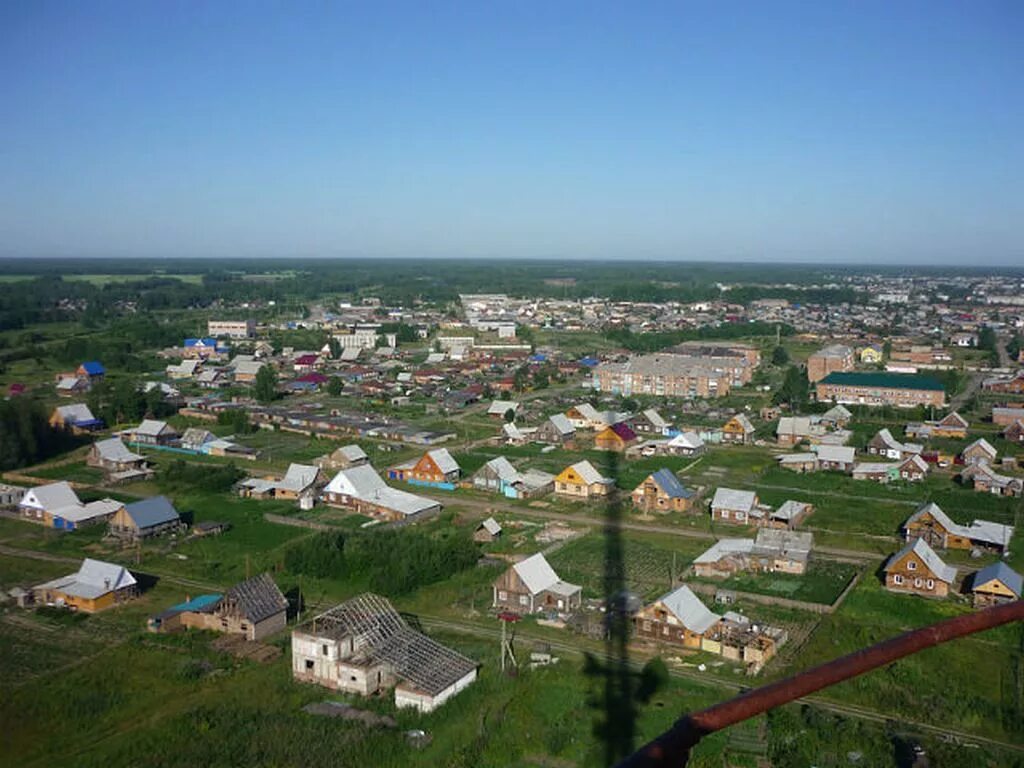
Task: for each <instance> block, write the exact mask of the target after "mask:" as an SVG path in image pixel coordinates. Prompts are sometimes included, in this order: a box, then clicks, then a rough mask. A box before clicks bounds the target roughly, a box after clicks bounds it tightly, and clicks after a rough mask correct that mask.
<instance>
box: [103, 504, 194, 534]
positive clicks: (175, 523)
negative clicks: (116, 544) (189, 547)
mask: <svg viewBox="0 0 1024 768" xmlns="http://www.w3.org/2000/svg"><path fill="white" fill-rule="evenodd" d="M183 525H184V524H183V523H182V521H181V515H179V514H178V510H176V509H175V508H174V505H173V504H172V503H171V500H170V499H168V498H167V497H166V496H153V497H151V498H148V499H143V500H142V501H136V502H133V503H131V504H127V505H125V506H124V507H122V508H121V509H120V510H119V511H118V512H117V514H115V515H114V517H113V518H112V519H111V521H110V533H111V534H112V535H114V536H116V537H117V538H119V539H125V540H128V541H138V540H141V539H148V538H151V537H153V536H159V535H161V534H164V533H170V532H173V531H177V530H179V529H181V528H182V527H183Z"/></svg>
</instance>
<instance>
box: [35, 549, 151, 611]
mask: <svg viewBox="0 0 1024 768" xmlns="http://www.w3.org/2000/svg"><path fill="white" fill-rule="evenodd" d="M32 592H33V595H34V598H35V602H36V603H40V604H43V605H56V606H60V607H65V608H70V609H72V610H77V611H82V612H83V613H96V612H98V611H102V610H105V609H107V608H111V607H113V606H115V605H117V604H119V603H122V602H124V601H126V600H130V599H132V598H134V597H136V596H137V595H138V594H139V586H138V582H137V581H136V580H135V577H134V576H132V574H131V572H130V571H128V569H127V568H125V567H124V566H122V565H116V564H114V563H105V562H103V561H101V560H93V559H92V558H86V559H85V560H83V561H82V565H81V567H80V568H79V569H78V571H77V572H76V573H73V574H71V575H69V576H63V577H61V578H59V579H54V580H53V581H48V582H46V583H45V584H39V585H38V586H35V587H33V588H32Z"/></svg>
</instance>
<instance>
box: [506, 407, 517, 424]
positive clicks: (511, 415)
mask: <svg viewBox="0 0 1024 768" xmlns="http://www.w3.org/2000/svg"><path fill="white" fill-rule="evenodd" d="M503 418H504V419H505V422H506V423H507V424H511V423H512V422H513V421H515V420H516V412H515V410H514V409H512V408H509V409H508V410H507V411H505V415H504V417H503Z"/></svg>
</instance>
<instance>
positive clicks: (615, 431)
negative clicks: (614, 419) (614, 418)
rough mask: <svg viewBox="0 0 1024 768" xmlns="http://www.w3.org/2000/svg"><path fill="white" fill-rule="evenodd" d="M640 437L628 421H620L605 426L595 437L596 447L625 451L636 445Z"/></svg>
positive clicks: (598, 448)
mask: <svg viewBox="0 0 1024 768" xmlns="http://www.w3.org/2000/svg"><path fill="white" fill-rule="evenodd" d="M637 440H639V438H638V437H637V436H636V432H634V431H633V429H632V428H631V427H630V426H629V424H627V423H626V422H624V421H623V422H619V423H618V424H612V425H611V426H608V427H605V428H604V429H602V430H601V431H600V432H598V433H597V435H596V436H595V437H594V448H596V449H597V450H599V451H615V452H616V453H625V451H626V449H627V448H629V447H630V446H632V445H635V444H636V442H637Z"/></svg>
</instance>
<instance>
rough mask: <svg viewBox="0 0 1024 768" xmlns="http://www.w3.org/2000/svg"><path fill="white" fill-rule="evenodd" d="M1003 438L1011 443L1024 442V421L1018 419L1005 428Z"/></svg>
mask: <svg viewBox="0 0 1024 768" xmlns="http://www.w3.org/2000/svg"><path fill="white" fill-rule="evenodd" d="M1003 439H1004V440H1006V441H1008V442H1011V443H1024V421H1021V420H1020V419H1017V420H1016V421H1015V422H1013V423H1012V424H1008V425H1007V427H1006V429H1004V430H1003Z"/></svg>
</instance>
